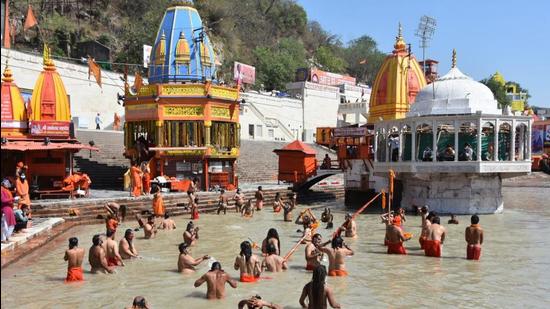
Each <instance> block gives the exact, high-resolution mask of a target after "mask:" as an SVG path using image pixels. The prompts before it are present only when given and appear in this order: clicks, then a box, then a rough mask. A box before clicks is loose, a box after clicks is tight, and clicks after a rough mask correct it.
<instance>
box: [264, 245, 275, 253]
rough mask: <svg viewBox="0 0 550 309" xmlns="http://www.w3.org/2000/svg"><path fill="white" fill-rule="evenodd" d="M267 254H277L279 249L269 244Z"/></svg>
mask: <svg viewBox="0 0 550 309" xmlns="http://www.w3.org/2000/svg"><path fill="white" fill-rule="evenodd" d="M266 250H267V254H276V253H277V248H275V245H273V244H267V248H266Z"/></svg>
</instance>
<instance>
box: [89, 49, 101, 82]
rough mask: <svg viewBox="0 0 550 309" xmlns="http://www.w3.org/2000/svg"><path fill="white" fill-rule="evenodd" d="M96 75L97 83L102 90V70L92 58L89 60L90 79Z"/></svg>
mask: <svg viewBox="0 0 550 309" xmlns="http://www.w3.org/2000/svg"><path fill="white" fill-rule="evenodd" d="M92 74H93V75H94V77H95V81H96V82H97V84H98V85H99V88H101V69H100V68H99V65H98V64H97V63H96V62H95V60H94V59H93V58H92V57H89V58H88V79H90V75H92Z"/></svg>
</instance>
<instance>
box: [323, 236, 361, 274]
mask: <svg viewBox="0 0 550 309" xmlns="http://www.w3.org/2000/svg"><path fill="white" fill-rule="evenodd" d="M319 250H321V251H322V252H323V253H325V254H326V255H327V256H328V261H329V268H328V269H329V272H328V275H329V276H338V277H342V276H347V275H348V272H347V271H346V265H345V262H344V261H345V259H346V256H350V255H353V250H351V248H350V247H348V246H347V245H346V244H345V243H344V240H343V239H342V237H340V236H336V237H334V238H333V239H332V242H331V248H326V247H319Z"/></svg>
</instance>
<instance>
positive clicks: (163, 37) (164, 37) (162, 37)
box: [160, 29, 166, 40]
mask: <svg viewBox="0 0 550 309" xmlns="http://www.w3.org/2000/svg"><path fill="white" fill-rule="evenodd" d="M160 39H161V40H166V35H165V34H164V29H162V35H161V36H160Z"/></svg>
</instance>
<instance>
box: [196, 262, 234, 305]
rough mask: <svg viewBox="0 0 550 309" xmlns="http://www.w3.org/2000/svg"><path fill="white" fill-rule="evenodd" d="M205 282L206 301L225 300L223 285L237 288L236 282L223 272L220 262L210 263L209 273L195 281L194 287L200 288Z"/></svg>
mask: <svg viewBox="0 0 550 309" xmlns="http://www.w3.org/2000/svg"><path fill="white" fill-rule="evenodd" d="M205 282H206V287H207V290H206V298H208V299H222V298H225V283H226V282H227V283H229V285H230V286H231V287H232V288H234V289H235V288H237V282H236V281H235V280H233V279H231V277H229V275H228V274H227V273H226V272H224V271H223V269H222V265H221V264H220V262H214V263H212V267H211V268H210V271H209V272H207V273H206V274H204V275H202V277H200V278H199V279H198V280H197V281H195V287H196V288H197V287H199V286H201V285H202V284H203V283H205Z"/></svg>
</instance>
